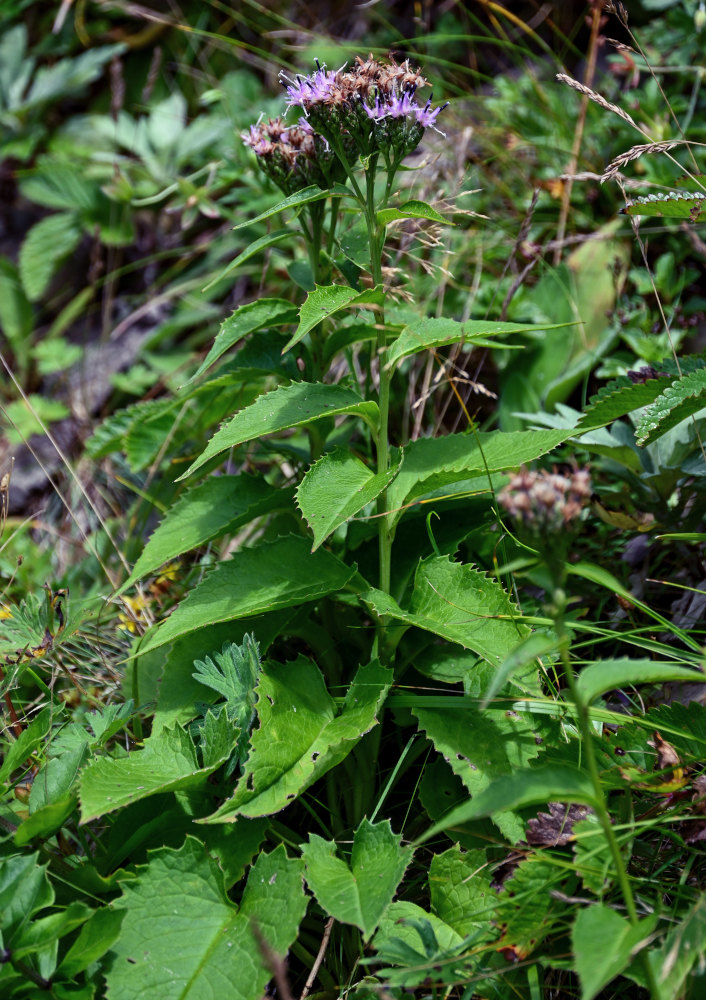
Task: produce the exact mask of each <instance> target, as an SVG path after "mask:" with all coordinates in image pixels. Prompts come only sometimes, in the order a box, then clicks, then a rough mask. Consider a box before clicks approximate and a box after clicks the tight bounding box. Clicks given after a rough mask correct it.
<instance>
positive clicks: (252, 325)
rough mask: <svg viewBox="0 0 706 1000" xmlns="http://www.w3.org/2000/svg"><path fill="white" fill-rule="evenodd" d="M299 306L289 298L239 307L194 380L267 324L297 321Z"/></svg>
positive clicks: (220, 333) (224, 324)
mask: <svg viewBox="0 0 706 1000" xmlns="http://www.w3.org/2000/svg"><path fill="white" fill-rule="evenodd" d="M296 319H297V307H296V306H295V305H292V303H291V302H287V301H286V300H285V299H256V301H255V302H248V303H247V304H246V305H244V306H240V308H238V309H236V310H235V312H234V313H233V315H232V316H229V317H228V319H227V320H226V321H225V322H224V323H223V324H222V325H221V328H220V330H219V331H218V333H217V334H216V339H215V340H214V342H213V346H212V347H211V350H210V351H209V352H208V354H207V355H206V357H205V358H204V360H203V361H202V363H201V364H200V365H199V367H198V369H197V370H196V372H195V374H194V375H193V376H192V378H191V380H190V381H193V379H195V378H198V377H199V375H203V373H204V372H205V371H206V369H207V368H210V367H211V365H212V364H213V363H214V362H215V361H217V360H218V359H219V358H220V357H221V355H223V354H225V352H226V351H227V350H228V349H229V348H231V347H232V346H233V345H234V344H236V343H237V342H238V341H239V340H242V339H243V337H247V336H248V334H250V333H254V332H255V331H256V330H262V329H263V328H264V327H272V326H284V325H285V324H287V323H295V322H296Z"/></svg>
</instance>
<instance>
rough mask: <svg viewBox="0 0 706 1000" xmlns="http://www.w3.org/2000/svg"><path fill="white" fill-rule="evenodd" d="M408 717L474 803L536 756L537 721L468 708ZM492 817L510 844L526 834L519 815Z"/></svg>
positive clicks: (422, 711)
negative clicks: (443, 760)
mask: <svg viewBox="0 0 706 1000" xmlns="http://www.w3.org/2000/svg"><path fill="white" fill-rule="evenodd" d="M412 714H413V715H414V716H415V717H416V718H417V720H418V721H419V728H420V729H421V730H423V731H424V732H425V733H426V736H427V737H428V739H430V740H431V742H432V743H433V744H434V747H435V748H436V750H438V752H439V753H440V754H441V755H442V756H443V757H444V758H445V759H446V760H447V761H448V763H449V765H450V766H451V769H452V770H453V772H454V774H456V775H457V776H458V777H459V778H460V779H461V781H462V782H463V784H464V785H465V786H466V788H467V789H468V791H469V792H470V793H471V795H473V796H474V798H473V801H474V802H475V801H476V798H475V796H478V795H479V793H481V792H483V791H484V790H485V789H488V788H492V787H494V785H495V784H496V783H497V782H498V781H499V780H501V779H502V778H503V777H505V776H507V775H511V774H513V773H514V772H516V771H521V769H522V768H523V767H525V766H526V765H527V763H528V762H529V761H530V760H532V759H533V758H534V757H537V755H538V754H539V744H538V742H537V725H538V723H537V721H536V720H533V719H532V718H531V717H530V718H529V719H527V718H523V717H521V716H519V715H517V714H516V713H514V712H508V713H506V714H504V715H500V716H497V715H495V714H493V715H490V714H489V713H488V712H483V711H481V710H480V709H479V708H476V707H475V706H471V705H468V704H466V705H464V707H463V708H446V709H431V708H413V709H412ZM540 742H541V740H540ZM461 808H462V807H461ZM510 808H512V807H510ZM485 815H489V814H488V813H486V814H485ZM493 818H494V821H495V823H496V825H497V826H498V827H499V828H500V830H502V832H503V833H504V834H505V836H507V837H508V839H510V840H512V841H513V842H515V841H517V840H520V839H521V838H522V837H523V836H524V824H523V823H522V821H521V820H520V819H518V818H517V817H515V816H512V815H500V814H499V813H498V812H497V811H496V812H495V814H494V817H493Z"/></svg>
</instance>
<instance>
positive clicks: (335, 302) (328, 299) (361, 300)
mask: <svg viewBox="0 0 706 1000" xmlns="http://www.w3.org/2000/svg"><path fill="white" fill-rule="evenodd" d="M382 301H383V290H382V288H379V287H378V288H366V289H365V290H364V291H362V292H356V290H355V288H350V287H349V286H348V285H317V286H316V287H315V289H314V291H313V292H309V294H308V295H307V297H306V301H305V302H304V304H303V305H302V307H301V309H300V310H299V326H298V327H297V329H296V331H295V332H294V333H293V334H292V337H291V338H290V340H289V341H288V342H287V343H286V344H285V346H284V347H283V348H282V354H286V352H287V351H288V350H289V349H290V348H291V347H294V345H295V344H298V343H299V341H300V340H301V339H302V338H303V337H305V336H306V335H307V333H309V332H310V331H311V330H313V329H314V327H316V326H318V325H319V323H322V322H323V321H324V320H325V319H327V318H328V317H329V316H333V314H334V313H337V312H340V311H341V309H345V308H347V307H349V308H350V307H353V306H363V305H380V304H381V303H382Z"/></svg>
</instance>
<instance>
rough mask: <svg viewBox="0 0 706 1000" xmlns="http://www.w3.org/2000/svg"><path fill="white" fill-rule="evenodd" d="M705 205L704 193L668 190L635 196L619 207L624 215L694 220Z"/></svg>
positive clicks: (705, 195)
mask: <svg viewBox="0 0 706 1000" xmlns="http://www.w3.org/2000/svg"><path fill="white" fill-rule="evenodd" d="M705 207H706V194H704V193H703V191H700V192H699V193H698V194H697V193H696V192H693V193H691V194H687V193H683V192H681V191H670V192H669V193H668V194H648V195H646V196H645V197H644V198H635V200H634V201H633V202H631V203H630V204H629V205H626V206H625V208H621V210H620V211H621V212H622V213H623V214H624V215H642V216H651V217H652V218H655V217H657V218H660V219H688V220H689V222H696V220H697V219H698V218H699V216H700V215H702V213H703V211H704V208H705Z"/></svg>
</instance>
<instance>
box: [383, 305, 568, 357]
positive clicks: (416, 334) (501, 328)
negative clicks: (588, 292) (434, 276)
mask: <svg viewBox="0 0 706 1000" xmlns="http://www.w3.org/2000/svg"><path fill="white" fill-rule="evenodd" d="M568 325H569V324H567V323H553V324H551V325H547V324H546V323H540V324H526V323H487V322H485V320H477V319H469V320H466V321H465V323H460V322H458V320H455V319H445V318H444V317H438V318H436V317H434V318H431V319H429V318H424V317H421V316H420V317H419V319H416V320H414V321H410V322H408V323H407V325H406V326H405V327H404V329H403V330H402V333H401V334H400V335H399V337H398V338H397V340H395V341H394V343H393V344H392V345H391V346H390V347H389V349H388V351H387V354H386V355H385V361H386V366H387V367H388V368H392V367H394V365H396V364H397V363H398V362H399V361H401V360H402V358H407V357H410V356H411V355H412V354H418V353H419V352H420V351H427V350H431V349H433V348H437V347H446V346H448V345H449V344H456V343H458V342H459V341H464V342H465V343H467V344H469V345H473V344H478V343H482V344H483V345H484V346H487V345H486V338H487V337H499V336H502V335H506V334H513V333H528V332H530V331H533V330H556V329H559V328H561V327H565V326H568Z"/></svg>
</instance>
